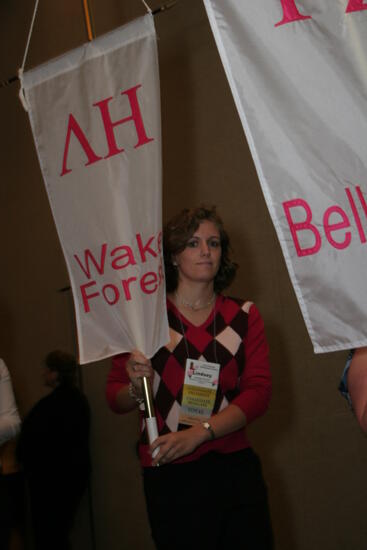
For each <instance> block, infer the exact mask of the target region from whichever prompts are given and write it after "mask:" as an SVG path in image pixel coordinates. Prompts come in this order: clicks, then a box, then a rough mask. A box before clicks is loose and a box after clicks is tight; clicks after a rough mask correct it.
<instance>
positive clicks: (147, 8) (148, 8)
mask: <svg viewBox="0 0 367 550" xmlns="http://www.w3.org/2000/svg"><path fill="white" fill-rule="evenodd" d="M141 1H142V2H143V4H144V6H145V8H146V10H147V12H148V13H150V14H152V10H151V9H150V7H149V6H148V4H147V3H146V1H145V0H141Z"/></svg>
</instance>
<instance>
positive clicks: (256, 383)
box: [232, 304, 271, 424]
mask: <svg viewBox="0 0 367 550" xmlns="http://www.w3.org/2000/svg"><path fill="white" fill-rule="evenodd" d="M244 345H245V354H246V363H245V369H244V371H243V374H242V376H241V379H240V390H241V393H240V394H239V395H238V396H237V397H236V398H235V399H233V401H232V404H234V405H237V406H238V407H239V408H240V409H241V410H242V411H243V412H244V413H245V415H246V418H247V423H248V424H249V423H250V422H252V421H253V420H255V419H256V418H257V417H258V416H261V415H263V414H264V413H265V411H266V410H267V408H268V405H269V401H270V397H271V373H270V364H269V348H268V344H267V341H266V336H265V331H264V323H263V320H262V318H261V315H260V313H259V310H258V309H257V307H256V306H255V305H254V304H252V306H251V307H250V311H249V317H248V331H247V335H246V337H245V341H244Z"/></svg>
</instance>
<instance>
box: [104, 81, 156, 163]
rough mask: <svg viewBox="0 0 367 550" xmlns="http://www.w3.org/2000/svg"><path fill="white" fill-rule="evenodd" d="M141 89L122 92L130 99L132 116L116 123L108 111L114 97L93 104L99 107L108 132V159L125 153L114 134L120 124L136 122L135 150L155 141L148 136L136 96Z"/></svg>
mask: <svg viewBox="0 0 367 550" xmlns="http://www.w3.org/2000/svg"><path fill="white" fill-rule="evenodd" d="M140 87H141V84H139V85H138V86H134V87H133V88H130V89H129V90H125V91H124V92H121V95H127V97H128V99H129V102H130V107H131V115H130V116H127V117H125V118H122V119H120V120H116V122H112V120H111V116H110V112H109V109H108V103H109V102H110V101H111V99H112V97H107V98H106V99H103V100H102V101H98V102H97V103H93V105H94V106H95V107H99V109H100V111H101V115H102V120H103V124H104V128H105V132H106V138H107V143H108V148H109V151H108V155H106V156H105V158H106V159H107V158H109V157H112V156H113V155H118V153H122V152H123V151H124V149H123V148H121V149H119V148H118V147H117V144H116V139H115V134H114V132H113V128H114V127H115V126H119V125H120V124H125V123H126V122H130V121H131V120H132V121H133V122H134V124H135V129H136V133H137V135H138V142H137V143H136V145H135V146H134V147H135V148H137V147H140V146H141V145H145V144H146V143H149V142H150V141H153V138H148V136H147V134H146V131H145V128H144V123H143V118H142V116H141V112H140V107H139V102H138V98H137V95H136V91H137V89H138V88H140Z"/></svg>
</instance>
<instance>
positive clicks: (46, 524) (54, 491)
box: [28, 473, 85, 550]
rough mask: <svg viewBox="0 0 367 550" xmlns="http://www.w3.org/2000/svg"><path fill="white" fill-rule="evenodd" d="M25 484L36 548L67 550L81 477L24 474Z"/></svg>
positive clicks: (79, 493)
mask: <svg viewBox="0 0 367 550" xmlns="http://www.w3.org/2000/svg"><path fill="white" fill-rule="evenodd" d="M28 487H29V497H30V506H31V516H32V527H33V535H34V545H35V548H36V550H70V549H71V541H70V534H71V531H72V528H73V525H74V519H75V516H76V513H77V508H78V506H79V503H80V500H81V498H82V496H83V492H84V490H85V483H84V481H81V480H79V479H77V478H74V479H73V478H70V477H66V476H61V474H60V473H59V474H57V473H55V474H54V475H53V476H52V477H51V476H50V477H48V478H44V477H43V476H38V475H37V476H34V477H30V478H28Z"/></svg>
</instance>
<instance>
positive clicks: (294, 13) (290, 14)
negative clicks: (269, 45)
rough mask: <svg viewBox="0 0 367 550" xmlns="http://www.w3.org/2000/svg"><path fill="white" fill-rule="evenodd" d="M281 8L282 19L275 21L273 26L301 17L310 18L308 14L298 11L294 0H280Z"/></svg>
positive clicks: (291, 21)
mask: <svg viewBox="0 0 367 550" xmlns="http://www.w3.org/2000/svg"><path fill="white" fill-rule="evenodd" d="M280 3H281V4H282V8H283V19H282V20H281V21H279V23H276V24H275V25H274V26H275V27H280V25H285V24H286V23H293V22H294V21H300V20H302V19H312V17H311V16H310V15H302V14H301V13H299V11H298V9H297V6H296V2H295V0H280Z"/></svg>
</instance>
